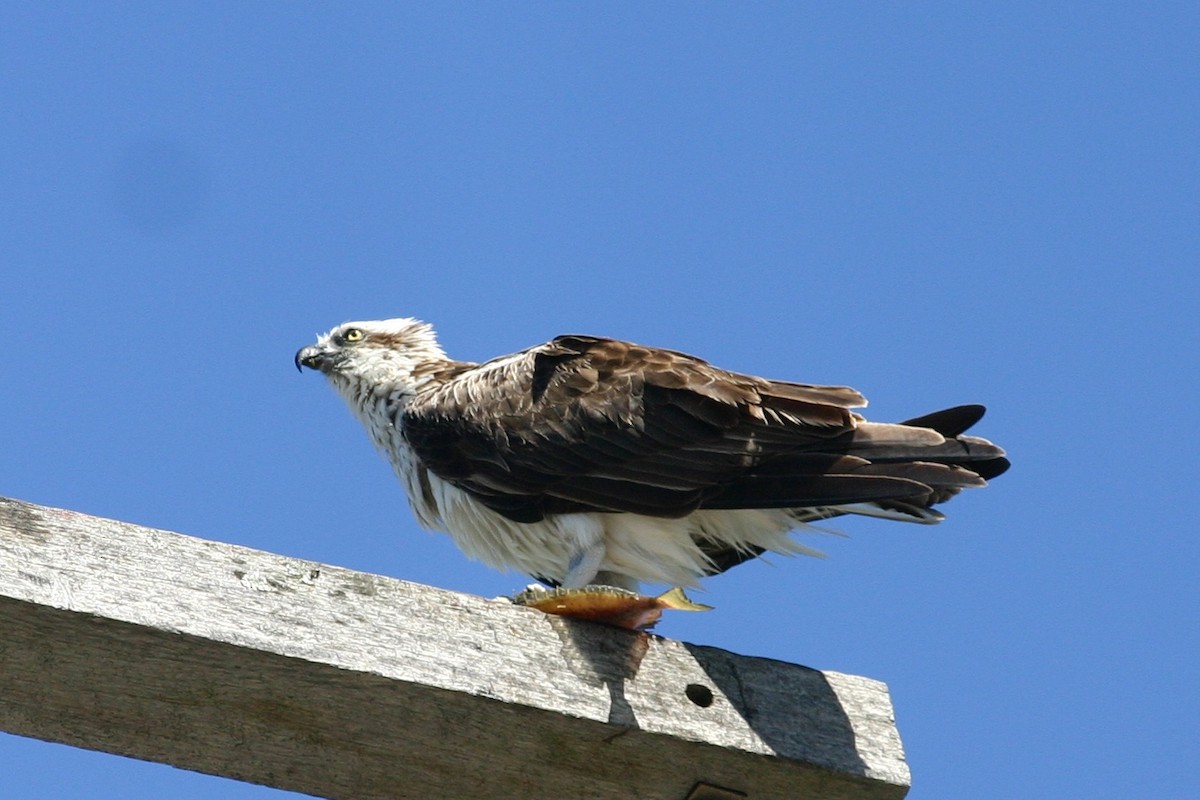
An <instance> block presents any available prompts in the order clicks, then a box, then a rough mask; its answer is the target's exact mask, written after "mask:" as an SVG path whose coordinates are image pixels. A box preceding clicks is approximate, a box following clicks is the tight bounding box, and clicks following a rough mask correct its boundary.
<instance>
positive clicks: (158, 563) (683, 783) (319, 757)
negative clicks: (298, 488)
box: [0, 499, 909, 800]
mask: <svg viewBox="0 0 1200 800" xmlns="http://www.w3.org/2000/svg"><path fill="white" fill-rule="evenodd" d="M689 687H691V688H690V689H689ZM710 698H711V699H710ZM0 728H2V729H4V730H6V731H10V732H12V733H17V734H22V735H26V736H33V737H37V738H42V739H48V740H52V741H58V742H66V743H69V744H73V745H77V746H80V747H86V748H91V749H96V750H103V751H106V752H111V753H120V754H123V755H129V756H134V757H137V758H143V759H149V760H153V761H160V762H164V763H168V764H173V765H176V766H179V767H183V768H186V769H192V770H198V771H202V772H208V773H212V774H216V775H224V776H228V777H233V778H238V779H241V780H246V781H252V782H255V783H262V784H267V785H271V786H277V787H280V788H284V789H291V790H293V791H299V792H304V793H308V794H312V795H317V796H322V797H331V798H356V800H362V799H364V798H397V797H414V798H416V797H420V798H427V797H454V796H462V797H468V796H469V797H494V798H503V797H522V798H528V797H553V796H563V797H580V798H648V799H649V798H664V800H666V799H668V798H669V799H670V800H682V798H685V797H687V796H688V795H689V792H691V791H692V789H693V787H694V786H695V785H696V784H697V783H706V784H710V785H712V786H715V787H722V788H724V789H726V790H733V791H736V792H741V793H744V794H745V795H747V796H749V797H752V798H767V797H799V796H803V797H806V798H831V799H833V800H837V799H838V798H847V799H848V798H856V800H858V799H861V798H900V797H903V796H904V795H905V793H906V790H907V786H908V783H909V773H908V768H907V765H906V764H905V762H904V756H903V751H902V749H901V745H900V740H899V736H898V734H897V732H896V728H895V725H894V721H893V718H892V707H891V702H890V700H889V698H888V694H887V689H886V687H885V686H884V685H883V684H881V683H879V682H877V681H873V680H869V679H867V678H860V677H854V676H849V675H840V674H837V673H821V672H817V671H815V670H811V669H806V668H804V667H799V666H795V665H791V664H785V663H782V662H778V661H770V660H766V659H758V658H748V657H745V656H739V655H735V654H732V653H728V652H725V651H722V650H717V649H714V648H707V647H698V646H694V645H689V644H684V643H680V642H675V641H670V640H666V639H662V638H659V637H655V636H650V635H645V634H635V633H630V632H626V631H621V630H617V629H612V628H605V627H602V626H596V625H590V624H586V623H573V622H570V621H567V620H563V619H561V618H556V617H549V616H546V615H543V614H541V613H540V612H537V611H533V610H531V609H525V608H518V607H514V606H512V605H511V604H510V603H508V602H507V601H506V600H486V599H482V598H478V597H473V596H469V595H463V594H457V593H453V592H447V591H443V590H439V589H434V588H431V587H428V586H421V585H418V584H412V583H406V582H404V581H398V580H392V579H389V578H383V577H379V576H375V575H369V574H364V573H357V572H351V571H349V570H345V569H340V568H337V567H330V566H327V565H323V564H316V563H312V562H306V561H298V560H296V559H290V558H286V557H283V556H278V555H273V554H270V553H264V552H260V551H255V550H250V549H247V548H243V547H236V546H233V545H229V544H222V543H218V542H211V541H205V540H201V539H196V538H193V537H189V536H184V535H181V534H176V533H169V532H166V531H159V530H153V529H149V528H143V527H140V526H136V525H131V524H128V523H124V522H117V521H113V520H105V519H98V518H95V517H88V516H85V515H82V514H78V513H75V512H71V511H63V510H59V509H51V508H44V507H40V506H34V505H30V504H27V503H22V502H19V501H15V500H3V499H0ZM726 796H730V797H736V796H737V795H736V794H731V795H726Z"/></svg>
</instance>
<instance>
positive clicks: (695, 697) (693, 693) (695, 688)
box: [683, 683, 713, 708]
mask: <svg viewBox="0 0 1200 800" xmlns="http://www.w3.org/2000/svg"><path fill="white" fill-rule="evenodd" d="M683 693H684V694H686V695H687V698H688V700H691V701H692V702H693V703H695V704H696V705H698V706H700V707H701V708H708V707H709V706H711V705H712V702H713V693H712V689H710V688H708V687H707V686H705V685H704V684H702V683H689V684H688V685H687V688H686V689H684V690H683Z"/></svg>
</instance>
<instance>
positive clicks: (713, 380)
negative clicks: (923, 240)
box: [295, 319, 1008, 591]
mask: <svg viewBox="0 0 1200 800" xmlns="http://www.w3.org/2000/svg"><path fill="white" fill-rule="evenodd" d="M295 363H296V367H297V368H298V369H299V368H301V367H309V368H310V369H315V370H320V371H321V372H323V373H324V374H325V376H326V377H327V378H328V379H329V381H330V382H331V383H332V384H333V386H334V388H335V389H336V390H337V391H338V393H339V394H340V395H341V396H342V397H343V398H344V399H345V400H346V402H347V403H348V404H349V405H350V409H351V411H353V412H354V415H355V416H356V417H358V419H359V421H360V422H361V423H362V424H363V425H364V426H365V427H366V429H367V431H368V433H369V434H370V436H371V440H372V441H373V442H374V443H375V445H376V446H377V447H378V448H379V449H380V450H382V451H383V453H384V454H385V455H386V456H387V457H388V459H389V460H390V461H391V463H392V466H393V467H394V468H395V471H396V474H397V475H398V476H399V477H400V480H401V481H402V482H403V484H404V486H405V488H406V489H407V490H408V499H409V501H410V503H411V504H412V508H413V511H414V512H415V514H416V517H417V519H418V520H419V521H420V522H421V524H422V525H424V526H426V527H428V528H433V529H438V530H443V531H445V532H447V533H449V534H450V536H451V537H452V538H453V540H454V542H455V544H456V545H458V547H459V548H460V549H461V550H462V551H463V552H464V553H466V554H467V556H469V557H471V558H475V559H478V560H480V561H483V562H485V563H487V564H489V565H491V566H493V567H496V568H501V569H504V568H512V569H517V570H520V571H522V572H525V573H528V574H530V575H533V576H535V577H536V578H538V579H539V580H542V581H545V582H547V583H550V584H553V585H558V586H562V587H566V588H574V587H583V586H587V585H592V584H603V585H609V586H615V587H620V588H623V589H629V590H634V591H636V590H637V588H638V584H639V583H640V582H648V583H659V584H668V585H671V586H688V585H695V584H696V583H697V582H698V580H699V579H700V578H702V577H704V576H706V575H713V574H716V573H719V572H723V571H724V570H726V569H729V568H730V567H732V566H735V565H737V564H740V563H742V562H743V561H746V560H747V559H750V558H754V557H756V556H759V555H761V554H762V553H764V552H767V551H772V552H776V553H809V554H812V553H813V551H811V550H809V549H808V548H806V547H804V546H803V545H801V544H799V543H798V542H796V541H795V540H794V539H793V538H791V536H790V535H789V532H790V531H792V530H794V529H796V528H800V527H803V526H804V525H805V523H809V522H813V521H816V520H823V519H828V518H830V517H835V516H838V515H842V514H863V515H867V516H872V517H883V518H885V519H893V520H903V521H906V522H919V523H933V522H937V521H939V520H940V519H942V515H941V514H940V513H939V512H937V511H936V510H934V509H933V508H932V507H933V506H934V505H936V504H938V503H941V502H944V501H946V500H949V499H950V498H951V497H953V496H954V495H955V494H957V493H958V492H959V490H961V489H965V488H969V487H975V486H983V485H984V484H985V481H986V479H988V478H992V477H995V476H996V475H999V474H1000V473H1002V472H1004V470H1005V469H1007V468H1008V460H1007V459H1006V458H1005V457H1004V451H1003V450H1002V449H1000V448H999V447H997V446H996V445H994V444H992V443H991V442H989V441H987V440H986V439H981V438H978V437H975V436H967V435H964V431H966V430H967V428H969V427H971V425H973V424H974V423H975V422H976V421H978V420H979V418H980V417H982V416H983V413H984V409H983V407H982V406H977V405H967V406H958V407H955V408H949V409H946V410H944V411H937V412H935V413H932V414H928V415H926V416H923V417H918V418H916V419H911V420H908V421H907V422H902V423H898V424H888V423H878V422H868V421H867V420H866V419H864V418H863V417H862V416H861V415H859V414H857V413H855V412H853V411H851V410H850V409H852V408H855V407H860V406H865V405H866V400H865V399H864V398H863V396H862V395H861V394H859V393H858V392H857V391H855V390H854V389H850V388H847V387H844V386H813V385H809V384H803V383H791V382H787V381H776V380H767V379H764V378H757V377H752V376H749V375H742V374H738V373H736V372H728V371H726V370H723V369H718V368H717V367H715V366H712V365H711V364H709V363H707V362H705V361H702V360H701V359H699V358H695V357H693V356H689V355H685V354H684V353H678V352H675V351H672V350H662V349H658V348H654V347H644V346H642V345H637V344H631V343H629V342H623V341H617V340H615V339H604V338H599V337H595V336H559V337H558V338H556V339H554V340H553V341H550V342H548V343H546V344H542V345H538V346H536V347H531V348H529V349H528V350H523V351H521V352H519V353H515V354H513V355H508V356H503V357H501V358H497V359H494V360H492V361H488V362H486V363H483V364H474V363H468V362H464V361H455V360H453V359H450V358H447V357H446V354H445V352H443V350H442V348H441V346H440V345H439V344H438V342H437V339H436V338H435V336H434V333H433V329H432V328H431V327H430V326H429V325H427V324H425V323H423V322H420V321H418V320H414V319H390V320H382V321H375V322H347V323H345V324H343V325H339V326H338V327H336V328H334V329H333V330H331V331H329V332H328V333H326V334H324V335H322V336H320V337H319V338H318V339H317V342H316V344H314V345H310V346H308V347H305V348H302V349H301V350H300V351H299V352H297V353H296V358H295Z"/></svg>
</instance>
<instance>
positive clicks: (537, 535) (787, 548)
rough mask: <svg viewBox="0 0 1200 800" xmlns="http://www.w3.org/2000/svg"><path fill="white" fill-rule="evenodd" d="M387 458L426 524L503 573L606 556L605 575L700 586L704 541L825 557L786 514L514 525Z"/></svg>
mask: <svg viewBox="0 0 1200 800" xmlns="http://www.w3.org/2000/svg"><path fill="white" fill-rule="evenodd" d="M397 439H400V437H397ZM388 452H390V453H392V454H394V456H395V458H394V459H393V465H394V466H395V468H396V472H397V474H398V475H399V477H400V479H401V481H402V482H403V483H404V486H405V488H406V489H407V491H408V498H409V501H410V503H411V504H412V507H413V511H414V513H415V514H416V517H417V519H418V520H420V522H421V524H422V525H424V526H425V527H428V528H432V529H435V530H441V531H445V532H446V533H448V534H450V537H451V538H452V539H453V540H454V543H455V545H457V546H458V548H459V549H460V550H462V551H463V553H465V554H466V555H467V556H468V557H470V558H472V559H475V560H477V561H482V562H483V563H485V564H487V565H489V566H491V567H494V568H496V569H501V570H510V569H511V570H516V571H518V572H523V573H525V574H527V575H537V576H540V577H542V578H548V579H551V580H555V581H562V580H563V578H564V577H565V576H566V574H567V571H568V568H569V565H570V564H571V563H572V562H573V560H575V559H577V558H579V557H580V556H581V555H582V554H585V553H588V552H600V553H601V555H600V557H599V567H598V569H599V570H600V571H602V572H610V573H616V574H618V575H623V576H628V577H629V578H632V579H633V580H634V581H637V582H640V583H658V584H666V585H670V586H696V585H697V584H698V582H699V579H700V578H702V577H703V576H704V575H705V573H706V572H707V571H708V569H709V567H710V564H709V563H708V559H707V558H706V557H705V555H704V553H703V551H702V550H701V549H700V547H699V546H698V545H697V543H696V542H697V540H698V539H707V540H711V541H715V542H721V543H723V544H726V545H732V546H734V547H739V548H745V549H749V548H752V547H760V548H763V549H765V550H770V551H773V552H776V553H784V554H788V555H791V554H795V553H804V554H807V555H819V553H817V552H816V551H814V550H812V549H810V548H807V547H805V546H803V545H801V544H799V543H798V542H796V541H795V540H794V539H792V538H791V537H790V536H789V535H788V532H789V531H791V530H792V529H794V528H796V527H799V523H797V521H796V520H795V518H794V517H792V516H791V515H790V514H789V512H788V511H786V510H737V511H697V512H695V513H692V514H690V515H688V516H686V517H682V518H679V519H662V518H658V517H646V516H641V515H638V514H612V513H601V512H586V513H577V514H556V515H552V516H548V517H546V518H545V519H544V520H542V521H540V522H533V523H520V522H514V521H512V520H510V519H508V518H507V517H505V516H503V515H501V514H498V513H496V512H495V511H492V510H491V509H490V508H488V507H487V506H485V505H483V504H482V503H480V502H479V501H478V500H476V499H475V498H474V497H472V496H471V495H470V494H468V493H467V492H465V491H463V490H462V489H459V488H458V487H456V486H454V485H453V484H451V483H448V482H447V481H444V480H442V479H441V478H439V477H437V476H436V475H433V474H432V473H428V472H426V473H425V484H424V485H422V481H421V475H420V473H421V471H422V470H421V468H420V467H419V466H418V465H417V463H416V455H415V454H414V453H413V452H412V449H411V448H410V447H409V446H408V444H407V443H405V442H403V441H402V440H400V441H398V442H397V443H396V444H395V445H394V446H393V447H391V448H389V450H388Z"/></svg>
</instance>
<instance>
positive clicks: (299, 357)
mask: <svg viewBox="0 0 1200 800" xmlns="http://www.w3.org/2000/svg"><path fill="white" fill-rule="evenodd" d="M293 361H294V363H295V365H296V371H297V372H304V348H303V347H302V348H300V349H299V350H297V351H296V358H295V359H294V360H293Z"/></svg>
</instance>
